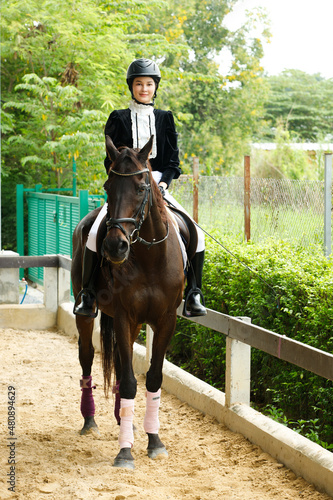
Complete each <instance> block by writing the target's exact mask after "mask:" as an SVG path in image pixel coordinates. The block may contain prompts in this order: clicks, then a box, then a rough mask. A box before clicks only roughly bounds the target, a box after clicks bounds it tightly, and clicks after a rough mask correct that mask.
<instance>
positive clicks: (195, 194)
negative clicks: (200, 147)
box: [193, 156, 199, 223]
mask: <svg viewBox="0 0 333 500" xmlns="http://www.w3.org/2000/svg"><path fill="white" fill-rule="evenodd" d="M198 184H199V158H198V157H197V156H194V158H193V219H194V220H195V222H196V223H198V219H199V210H198V206H199V193H198Z"/></svg>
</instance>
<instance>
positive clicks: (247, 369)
mask: <svg viewBox="0 0 333 500" xmlns="http://www.w3.org/2000/svg"><path fill="white" fill-rule="evenodd" d="M238 319H241V320H243V321H244V322H245V323H251V319H250V318H246V317H243V318H238ZM250 385H251V346H249V345H247V344H244V343H243V342H240V341H239V340H236V339H232V338H230V337H227V338H226V372H225V404H226V407H227V408H230V406H232V405H233V404H236V403H243V404H246V405H248V406H250Z"/></svg>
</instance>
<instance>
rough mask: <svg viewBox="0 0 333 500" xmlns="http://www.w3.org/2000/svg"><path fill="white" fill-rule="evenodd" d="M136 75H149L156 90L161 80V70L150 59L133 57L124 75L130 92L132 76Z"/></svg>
mask: <svg viewBox="0 0 333 500" xmlns="http://www.w3.org/2000/svg"><path fill="white" fill-rule="evenodd" d="M137 76H150V77H151V78H152V79H153V80H154V82H155V83H156V90H157V88H158V84H159V83H160V80H161V72H160V69H159V67H158V66H157V64H156V63H155V62H154V61H152V60H151V59H144V58H142V59H135V61H133V62H132V63H131V64H130V65H129V66H128V69H127V75H126V81H127V85H128V88H129V89H130V91H131V94H132V96H133V93H132V84H133V80H134V78H136V77H137ZM156 90H155V95H154V97H156Z"/></svg>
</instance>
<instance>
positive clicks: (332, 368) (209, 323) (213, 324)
mask: <svg viewBox="0 0 333 500" xmlns="http://www.w3.org/2000/svg"><path fill="white" fill-rule="evenodd" d="M30 266H34V267H35V266H36V267H61V268H64V269H66V270H68V271H69V270H70V266H71V259H70V258H69V257H65V256H62V255H44V256H33V257H32V256H0V269H1V268H27V267H30ZM182 310H183V304H181V305H180V306H179V308H178V310H177V314H178V316H181V317H183V318H184V317H185V316H183V315H182ZM186 319H187V320H188V321H192V322H195V323H198V324H200V325H202V326H205V327H207V328H210V329H212V330H215V331H217V332H219V333H222V334H223V335H226V336H227V337H229V338H232V339H234V340H237V341H239V342H242V343H243V344H247V345H249V346H251V347H254V348H256V349H260V350H261V351H264V352H266V353H268V354H271V355H273V356H275V357H277V358H279V359H281V360H284V361H287V362H289V363H292V364H294V365H296V366H299V367H301V368H303V369H305V370H308V371H311V372H313V373H316V374H317V375H320V376H321V377H323V378H326V379H328V380H333V354H330V353H328V352H325V351H321V350H319V349H316V348H314V347H311V346H309V345H307V344H303V343H301V342H298V341H296V340H293V339H290V338H288V337H286V336H284V335H279V334H277V333H274V332H272V331H271V330H266V329H265V328H261V327H259V326H256V325H253V324H250V323H245V322H244V321H242V320H241V319H238V318H234V317H232V316H228V315H226V314H222V313H220V312H217V311H213V310H212V309H207V316H199V317H193V318H186Z"/></svg>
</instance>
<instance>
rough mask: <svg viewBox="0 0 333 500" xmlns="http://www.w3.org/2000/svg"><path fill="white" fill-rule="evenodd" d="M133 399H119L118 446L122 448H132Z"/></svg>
mask: <svg viewBox="0 0 333 500" xmlns="http://www.w3.org/2000/svg"><path fill="white" fill-rule="evenodd" d="M133 418H134V399H124V398H121V400H120V432H119V439H118V442H119V446H120V449H122V448H132V446H133V443H134V433H133Z"/></svg>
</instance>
